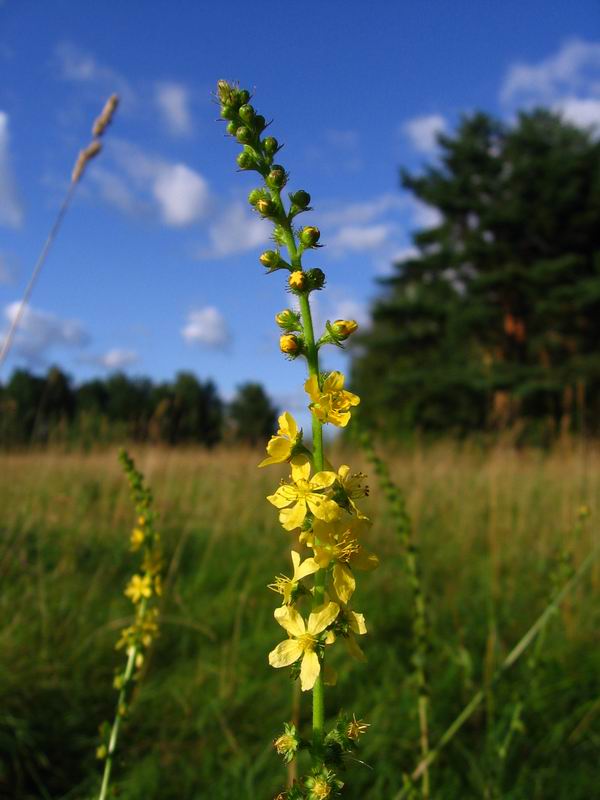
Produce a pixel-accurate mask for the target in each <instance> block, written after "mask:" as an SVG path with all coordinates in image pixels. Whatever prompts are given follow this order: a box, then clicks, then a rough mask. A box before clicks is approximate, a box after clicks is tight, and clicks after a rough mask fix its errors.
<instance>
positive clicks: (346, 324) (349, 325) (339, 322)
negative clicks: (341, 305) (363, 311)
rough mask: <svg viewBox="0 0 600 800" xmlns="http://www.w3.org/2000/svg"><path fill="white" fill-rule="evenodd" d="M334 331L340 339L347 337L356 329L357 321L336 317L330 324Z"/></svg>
mask: <svg viewBox="0 0 600 800" xmlns="http://www.w3.org/2000/svg"><path fill="white" fill-rule="evenodd" d="M331 327H332V328H333V330H334V333H335V334H336V335H337V336H338V337H339V338H340V339H342V340H344V339H347V338H348V337H349V336H351V335H352V334H353V333H354V332H355V331H356V330H357V329H358V322H357V321H356V320H354V319H336V321H335V322H334V323H333V324H332V326H331Z"/></svg>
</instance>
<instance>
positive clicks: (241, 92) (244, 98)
mask: <svg viewBox="0 0 600 800" xmlns="http://www.w3.org/2000/svg"><path fill="white" fill-rule="evenodd" d="M237 97H238V102H239V103H240V105H242V106H245V105H246V103H247V102H248V100H250V92H249V91H248V90H247V89H238V92H237Z"/></svg>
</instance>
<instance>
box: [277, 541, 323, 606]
mask: <svg viewBox="0 0 600 800" xmlns="http://www.w3.org/2000/svg"><path fill="white" fill-rule="evenodd" d="M291 556H292V564H293V566H294V574H293V575H292V577H291V578H288V577H286V576H285V575H280V576H279V577H277V578H275V583H270V584H269V586H268V588H269V589H272V590H273V591H274V592H277V593H278V594H281V595H283V604H284V605H289V604H290V603H291V599H292V593H293V591H294V589H295V588H296V586H297V585H298V582H299V581H301V580H302V578H306V577H307V575H313V574H314V573H315V572H318V571H319V569H320V567H319V565H318V564H317V562H316V561H315V560H314V558H307V559H305V560H304V561H303V562H302V563H300V554H299V553H297V552H296V551H295V550H292V551H291Z"/></svg>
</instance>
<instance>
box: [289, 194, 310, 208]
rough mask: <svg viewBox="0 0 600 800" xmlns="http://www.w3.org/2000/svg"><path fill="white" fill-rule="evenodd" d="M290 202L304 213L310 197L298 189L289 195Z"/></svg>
mask: <svg viewBox="0 0 600 800" xmlns="http://www.w3.org/2000/svg"><path fill="white" fill-rule="evenodd" d="M290 200H291V201H292V203H293V204H294V205H295V206H296V207H297V208H299V209H300V210H301V211H304V209H305V208H308V204H309V203H310V195H309V193H308V192H305V191H304V189H299V190H298V191H297V192H293V194H291V195H290Z"/></svg>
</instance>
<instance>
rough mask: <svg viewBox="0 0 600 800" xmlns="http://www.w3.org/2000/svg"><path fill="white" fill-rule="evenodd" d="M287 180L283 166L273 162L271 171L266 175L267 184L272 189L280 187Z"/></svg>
mask: <svg viewBox="0 0 600 800" xmlns="http://www.w3.org/2000/svg"><path fill="white" fill-rule="evenodd" d="M286 181H287V176H286V174H285V170H284V168H283V167H280V166H279V164H274V165H273V167H272V168H271V171H270V172H269V174H268V175H267V186H270V187H271V188H272V189H282V188H283V187H284V186H285V184H286Z"/></svg>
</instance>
